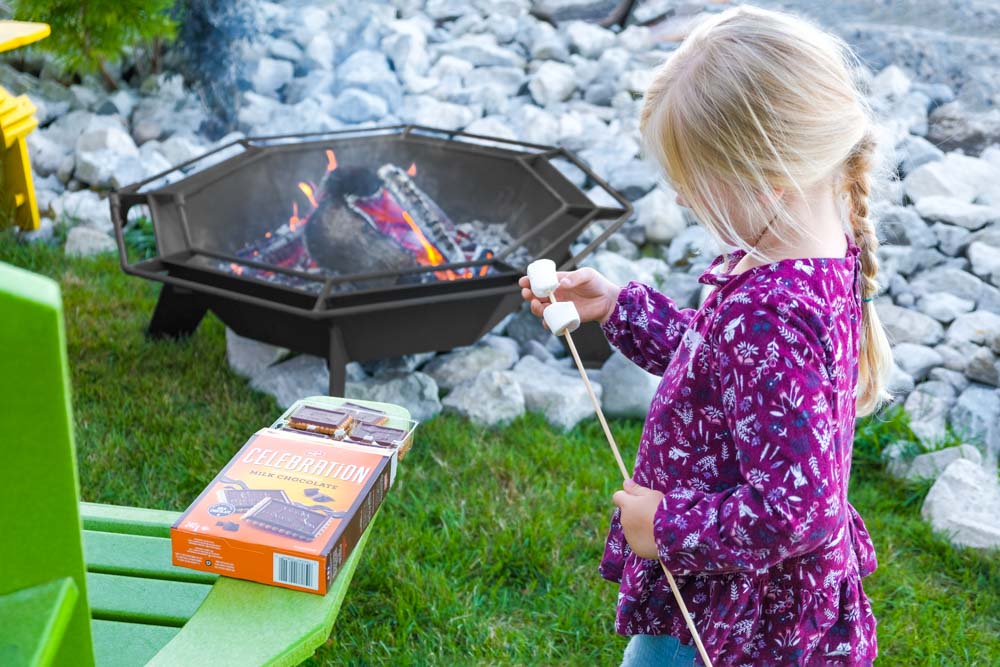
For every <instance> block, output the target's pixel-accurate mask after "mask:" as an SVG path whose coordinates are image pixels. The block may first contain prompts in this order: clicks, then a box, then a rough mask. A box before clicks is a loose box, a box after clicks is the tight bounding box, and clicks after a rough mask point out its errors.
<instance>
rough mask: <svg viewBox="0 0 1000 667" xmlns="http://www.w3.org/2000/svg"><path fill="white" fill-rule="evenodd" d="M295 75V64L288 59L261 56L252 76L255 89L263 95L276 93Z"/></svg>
mask: <svg viewBox="0 0 1000 667" xmlns="http://www.w3.org/2000/svg"><path fill="white" fill-rule="evenodd" d="M294 76H295V66H294V65H292V63H290V62H288V61H287V60H276V59H274V58H261V59H260V60H259V61H257V68H256V70H254V73H253V76H252V77H251V83H252V84H253V88H254V90H256V91H257V92H258V93H260V94H261V95H272V96H273V95H275V94H276V93H277V92H278V90H279V89H280V88H281V87H282V86H284V85H285V84H286V83H288V82H289V81H291V80H292V77H294Z"/></svg>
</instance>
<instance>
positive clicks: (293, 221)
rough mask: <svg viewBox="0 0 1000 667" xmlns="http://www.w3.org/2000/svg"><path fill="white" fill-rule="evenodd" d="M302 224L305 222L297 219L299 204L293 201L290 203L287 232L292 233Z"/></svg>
mask: <svg viewBox="0 0 1000 667" xmlns="http://www.w3.org/2000/svg"><path fill="white" fill-rule="evenodd" d="M304 222H305V220H303V219H302V218H300V217H299V203H298V202H294V201H293V202H292V217H290V218H289V219H288V231H290V232H294V231H295V228H296V227H298V226H299V225H301V224H303V223H304ZM267 236H268V238H270V236H271V234H270V233H268V234H267Z"/></svg>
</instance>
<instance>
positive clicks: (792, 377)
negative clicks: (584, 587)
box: [601, 243, 877, 667]
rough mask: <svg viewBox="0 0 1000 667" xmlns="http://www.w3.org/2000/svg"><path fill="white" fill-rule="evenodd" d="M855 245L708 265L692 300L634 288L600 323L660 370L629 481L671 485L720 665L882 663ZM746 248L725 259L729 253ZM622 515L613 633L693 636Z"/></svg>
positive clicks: (610, 553)
mask: <svg viewBox="0 0 1000 667" xmlns="http://www.w3.org/2000/svg"><path fill="white" fill-rule="evenodd" d="M857 254H858V248H857V247H856V246H855V245H854V244H853V243H849V250H848V253H847V256H846V257H844V258H829V259H801V260H798V259H796V260H793V259H788V260H782V261H779V262H775V263H772V264H767V265H764V266H758V267H754V268H751V269H749V270H748V271H745V272H743V273H741V274H732V273H719V274H716V273H713V272H712V270H713V269H715V268H716V267H717V266H719V265H720V264H721V263H722V261H723V257H722V256H720V257H718V258H717V259H716V260H715V262H713V264H712V265H711V267H709V269H708V270H707V271H706V272H705V273H704V274H703V275H702V276H701V278H700V279H699V280H700V282H702V283H705V284H709V285H714V286H716V289H715V290H713V292H712V293H711V295H710V296H709V297H708V299H707V301H706V302H705V303H704V305H702V307H701V308H700V309H698V310H697V311H695V310H691V309H684V310H681V309H679V308H677V307H676V306H675V305H674V302H673V301H671V300H670V299H669V298H668V297H666V296H664V295H662V294H660V293H658V292H656V291H654V290H653V289H651V288H649V287H647V286H645V285H642V284H640V283H635V282H633V283H629V285H628V286H626V287H625V288H624V289H623V290H622V291H621V294H620V295H619V297H618V302H617V305H616V307H615V309H614V311H613V313H612V315H611V317H610V318H609V319H608V321H607V322H606V323H605V324H604V325H603V328H604V332H605V335H606V336H607V337H608V340H609V341H611V343H612V344H613V345H614V346H615V347H617V348H618V349H619V350H621V351H622V353H623V354H625V355H626V356H627V357H628V358H630V359H632V361H634V362H635V363H636V364H638V365H639V366H641V367H642V368H644V369H646V370H647V371H649V372H651V373H655V374H657V375H661V376H663V380H662V381H661V382H660V386H659V388H658V389H657V392H656V395H655V396H654V398H653V401H652V404H651V406H650V410H649V416H648V417H647V419H646V424H645V428H644V430H643V434H642V441H641V443H640V445H639V453H638V455H637V457H636V462H635V472H634V475H633V479H635V481H636V482H638V483H639V484H642V485H643V486H647V487H651V488H654V489H657V490H659V491H661V492H663V493H664V494H665V497H664V499H663V502H662V504H661V506H660V507H659V509H658V510H657V512H656V516H655V519H654V526H653V530H654V535H655V538H656V543H657V545H658V547H659V555H660V559H661V560H662V561H663V564H664V565H665V566H666V567H667V569H668V570H669V571H670V572H671V573H672V574H673V575H674V578H675V579H676V581H677V585H678V587H679V588H680V591H681V593H682V595H683V597H684V599H685V602H686V604H687V607H688V611H689V612H691V614H692V616H693V617H694V620H695V625H696V627H697V628H698V633H699V634H700V635H701V638H702V640H703V642H704V644H705V648H706V649H707V651H708V654H709V656H710V657H711V658H712V661H713V663H714V664H715V665H747V666H750V665H753V666H755V667H756V666H759V665H780V666H785V665H828V664H848V665H867V664H870V663H871V662H872V661H873V660H874V658H875V655H876V653H877V650H876V643H875V617H874V616H873V614H872V610H871V606H870V605H869V602H868V598H867V597H866V596H865V593H864V590H862V587H861V578H862V577H864V576H867V575H868V574H870V573H871V572H872V571H874V569H875V566H876V563H875V552H874V549H873V547H872V543H871V539H870V538H869V536H868V532H867V530H866V529H865V526H864V523H863V522H862V520H861V517H860V516H859V515H858V513H857V511H856V510H855V509H854V508H853V507H852V506H851V505H850V504H848V502H847V483H848V477H849V475H850V469H851V448H852V444H853V438H854V419H855V391H856V387H857V373H858V340H859V331H860V322H861V303H860V301H859V297H858V289H857V284H858V272H857V271H858V269H857V264H858V260H857ZM742 255H743V253H742V252H736V253H732V254H731V255H730V257H731V258H732V259H731V263H730V264H729V265H728V266H727V267H725V270H728V269H729V267H731V266H733V265H735V262H737V261H738V260H739V258H740V257H741V256H742ZM619 518H620V512H619V511H618V510H616V511H615V513H614V516H613V518H612V522H611V530H610V533H609V535H608V540H607V545H606V547H605V552H604V558H603V560H602V562H601V574H602V576H604V577H605V578H606V579H609V580H611V581H615V582H619V583H620V589H619V594H618V615H617V621H616V629H617V631H618V632H619V633H621V634H624V635H634V634H654V635H657V634H671V635H674V636H677V637H679V638H680V639H681V641H682V642H683V643H685V644H691V643H692V638H691V634H690V632H688V630H687V626H686V625H685V623H684V619H683V617H682V616H681V614H680V612H679V611H678V609H677V606H676V603H675V602H674V599H673V596H672V595H671V593H670V589H669V587H668V586H667V582H666V579H665V577H664V575H663V572H662V570H661V569H660V565H659V564H658V563H657V562H656V561H651V560H645V559H642V558H640V557H639V556H636V555H635V554H633V553H632V551H631V549H629V546H628V544H627V542H626V541H625V536H624V534H623V532H622V528H621V523H620V520H619Z"/></svg>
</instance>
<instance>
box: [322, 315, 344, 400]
mask: <svg viewBox="0 0 1000 667" xmlns="http://www.w3.org/2000/svg"><path fill="white" fill-rule="evenodd" d="M349 361H350V359H349V358H348V356H347V347H346V346H345V345H344V334H343V333H341V331H340V328H339V327H330V354H329V355H328V356H327V358H326V367H327V368H328V369H329V370H330V389H329V391H330V396H343V395H344V390H345V389H346V388H347V362H349Z"/></svg>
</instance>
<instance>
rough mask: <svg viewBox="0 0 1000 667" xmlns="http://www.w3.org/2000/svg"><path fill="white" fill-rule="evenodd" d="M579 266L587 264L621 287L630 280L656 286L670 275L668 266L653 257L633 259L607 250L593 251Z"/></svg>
mask: <svg viewBox="0 0 1000 667" xmlns="http://www.w3.org/2000/svg"><path fill="white" fill-rule="evenodd" d="M580 266H581V267H585V266H589V267H590V268H592V269H594V270H595V271H597V272H599V273H601V274H602V275H603V276H604V277H605V278H607V279H608V280H610V281H611V282H612V283H614V284H616V285H619V286H621V287H624V286H625V285H627V284H628V283H629V281H632V280H636V281H638V282H641V283H645V284H646V285H650V286H653V287H657V286H659V285H660V284H662V283H663V281H664V280H665V279H666V278H667V276H669V275H670V268H669V267H668V266H667V265H666V264H665V263H664V262H663V261H662V260H658V259H656V258H655V257H645V258H643V259H640V260H638V261H633V260H629V259H626V258H625V257H622V256H621V255H618V254H616V253H613V252H608V251H598V252H595V253H594V254H593V255H591V256H590V257H587V258H585V259H584V260H583V261H581V262H580Z"/></svg>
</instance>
